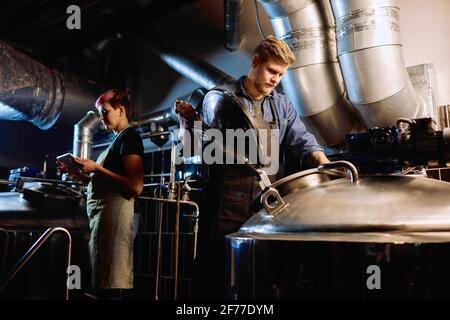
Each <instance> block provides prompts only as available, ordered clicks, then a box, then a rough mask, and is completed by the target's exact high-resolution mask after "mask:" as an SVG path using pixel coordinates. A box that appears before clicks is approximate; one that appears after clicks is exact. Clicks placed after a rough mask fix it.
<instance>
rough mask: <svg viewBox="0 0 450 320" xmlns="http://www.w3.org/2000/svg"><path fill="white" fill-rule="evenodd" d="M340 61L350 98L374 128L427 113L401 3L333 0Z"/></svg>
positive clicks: (368, 123) (389, 0)
mask: <svg viewBox="0 0 450 320" xmlns="http://www.w3.org/2000/svg"><path fill="white" fill-rule="evenodd" d="M331 6H332V9H333V13H334V17H335V19H336V37H337V49H338V58H339V63H340V66H341V70H342V74H343V77H344V81H345V84H346V87H347V91H348V96H349V99H350V101H351V102H352V103H353V105H354V106H355V108H356V109H357V110H358V111H359V112H360V113H361V116H362V118H363V119H364V120H365V122H366V124H367V125H368V126H369V127H386V126H391V125H394V124H395V122H396V120H397V119H398V118H420V117H423V116H425V114H426V102H425V99H424V98H423V97H422V96H421V95H420V94H418V92H417V91H416V90H415V89H414V88H413V86H412V84H411V81H410V80H409V77H408V73H407V71H406V67H405V61H404V59H403V52H402V43H401V38H400V7H399V1H398V0H357V1H356V0H331Z"/></svg>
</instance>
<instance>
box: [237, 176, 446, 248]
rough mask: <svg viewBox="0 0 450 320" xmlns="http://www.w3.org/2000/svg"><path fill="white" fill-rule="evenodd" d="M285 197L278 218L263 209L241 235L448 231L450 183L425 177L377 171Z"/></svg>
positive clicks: (309, 188)
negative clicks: (378, 173)
mask: <svg viewBox="0 0 450 320" xmlns="http://www.w3.org/2000/svg"><path fill="white" fill-rule="evenodd" d="M283 199H284V201H285V202H287V203H289V206H287V207H286V208H284V209H283V210H282V211H281V212H280V213H278V214H277V215H276V216H272V215H269V214H267V211H266V210H265V209H262V210H261V211H259V212H258V213H257V214H255V215H254V216H253V217H251V218H250V219H249V220H248V221H247V222H246V223H245V224H244V225H243V226H242V227H241V229H240V233H241V234H247V235H250V234H259V235H266V236H270V235H283V236H284V237H289V236H292V235H298V234H306V233H310V234H311V233H314V234H319V235H320V234H325V233H339V234H341V235H342V233H345V234H347V235H350V234H355V233H379V232H383V233H391V234H392V233H417V232H419V233H423V232H450V184H449V183H446V182H441V181H437V180H433V179H428V178H423V177H411V176H402V175H377V176H369V177H362V178H361V179H360V181H359V182H358V183H351V182H350V181H349V180H347V179H338V180H333V181H329V182H325V183H322V184H320V185H318V186H314V187H308V188H304V189H301V190H299V191H296V192H293V193H291V194H288V195H287V196H285V197H283ZM319 237H320V236H319ZM448 239H450V238H448Z"/></svg>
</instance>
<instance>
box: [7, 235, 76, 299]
mask: <svg viewBox="0 0 450 320" xmlns="http://www.w3.org/2000/svg"><path fill="white" fill-rule="evenodd" d="M56 232H62V233H64V234H65V235H66V236H67V238H68V242H67V267H69V266H70V263H71V252H72V236H71V235H70V232H69V231H68V230H67V229H65V228H61V227H54V228H48V229H47V230H45V232H44V233H43V234H42V235H41V236H40V237H39V239H37V240H36V242H35V243H33V245H32V246H31V247H30V249H29V250H28V251H27V253H25V255H24V256H23V257H22V258H21V259H20V260H19V262H17V264H16V265H15V266H14V268H12V269H11V271H10V272H9V273H8V274H7V275H6V276H5V278H4V279H3V280H2V281H1V282H0V292H2V291H3V290H4V289H5V288H6V287H7V286H8V284H9V283H10V282H11V281H12V280H13V279H14V277H15V276H16V275H17V274H18V273H19V271H20V270H22V268H23V267H24V266H25V265H26V264H27V262H28V261H29V260H30V259H31V258H32V257H33V256H34V254H35V253H36V252H38V250H39V249H40V248H41V247H42V245H43V244H44V243H45V242H46V241H47V240H48V239H49V238H50V237H51V236H52V235H53V234H54V233H56ZM66 270H67V269H66ZM65 300H69V287H68V285H67V282H66V290H65Z"/></svg>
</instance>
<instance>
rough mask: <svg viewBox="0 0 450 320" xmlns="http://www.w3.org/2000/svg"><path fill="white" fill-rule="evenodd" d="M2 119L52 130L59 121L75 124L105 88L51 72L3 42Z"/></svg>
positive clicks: (0, 59)
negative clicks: (24, 122)
mask: <svg viewBox="0 0 450 320" xmlns="http://www.w3.org/2000/svg"><path fill="white" fill-rule="evenodd" d="M0 74H2V81H1V82H0V119H5V120H13V121H19V120H25V121H29V122H31V123H33V124H34V125H36V126H37V127H39V128H40V129H49V128H50V127H52V126H53V125H54V124H55V122H56V121H57V120H58V118H61V119H62V121H64V122H68V123H70V124H73V123H74V122H75V121H77V120H78V119H79V118H80V117H81V115H82V114H85V113H86V112H87V111H88V110H89V109H91V106H92V105H93V103H94V101H95V99H96V96H97V95H98V94H99V93H100V92H101V87H100V86H99V85H97V84H95V83H93V82H90V81H86V80H84V79H81V78H78V77H74V76H71V75H68V74H62V73H60V72H58V71H56V70H54V69H50V68H48V67H46V66H44V65H42V64H40V63H39V62H37V61H35V60H33V59H31V58H30V57H28V56H26V55H25V54H23V53H21V52H19V51H18V50H16V49H14V48H13V47H11V46H10V45H8V44H6V43H4V42H0Z"/></svg>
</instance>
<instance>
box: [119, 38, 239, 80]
mask: <svg viewBox="0 0 450 320" xmlns="http://www.w3.org/2000/svg"><path fill="white" fill-rule="evenodd" d="M125 36H127V37H128V38H130V39H132V40H133V41H135V42H136V43H139V44H140V45H142V46H143V47H144V48H146V49H147V50H149V51H151V52H153V53H154V54H155V55H156V56H158V57H159V58H160V59H161V60H162V61H164V62H165V63H166V64H167V65H168V66H169V67H171V68H172V69H173V70H175V71H176V72H178V73H179V74H181V75H183V76H184V77H186V78H188V79H190V80H192V81H193V82H195V83H197V84H199V85H200V86H202V87H203V88H206V89H212V88H214V87H216V86H218V85H220V84H223V83H226V82H229V81H233V80H235V79H234V78H233V77H231V76H230V75H228V74H227V73H225V72H223V71H222V70H220V69H218V68H216V67H214V66H213V65H211V64H209V63H208V62H206V61H203V60H200V59H198V58H196V57H193V56H191V55H189V54H188V53H184V52H180V50H177V49H174V48H171V47H170V46H168V45H161V44H159V43H157V41H156V40H155V39H153V38H152V39H151V41H148V40H144V39H142V38H141V37H138V36H135V35H132V34H125Z"/></svg>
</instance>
